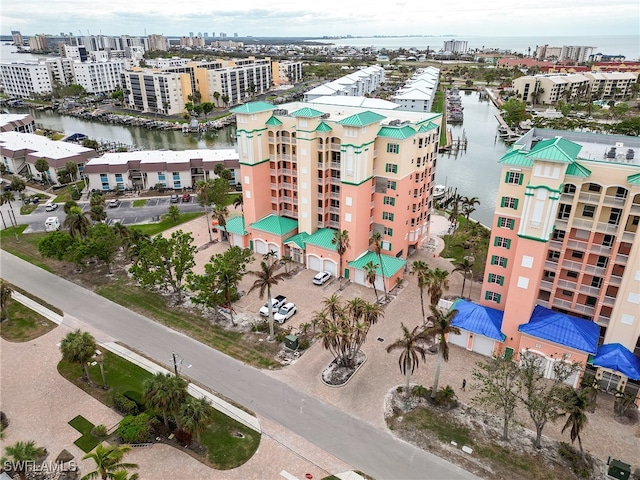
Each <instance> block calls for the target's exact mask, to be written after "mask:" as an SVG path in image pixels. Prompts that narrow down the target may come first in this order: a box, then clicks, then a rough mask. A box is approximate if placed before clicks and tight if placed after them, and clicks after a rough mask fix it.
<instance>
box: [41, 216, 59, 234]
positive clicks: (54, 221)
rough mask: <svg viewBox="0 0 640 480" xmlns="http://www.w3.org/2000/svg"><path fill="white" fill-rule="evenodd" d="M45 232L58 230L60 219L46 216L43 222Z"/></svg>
mask: <svg viewBox="0 0 640 480" xmlns="http://www.w3.org/2000/svg"><path fill="white" fill-rule="evenodd" d="M44 230H45V232H55V231H56V230H60V220H58V217H48V218H47V219H46V220H45V222H44Z"/></svg>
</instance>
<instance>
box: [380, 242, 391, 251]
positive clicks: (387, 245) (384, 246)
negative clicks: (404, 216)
mask: <svg viewBox="0 0 640 480" xmlns="http://www.w3.org/2000/svg"><path fill="white" fill-rule="evenodd" d="M382 249H383V250H387V251H389V252H390V251H391V242H382Z"/></svg>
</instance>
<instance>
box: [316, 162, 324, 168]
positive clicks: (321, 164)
mask: <svg viewBox="0 0 640 480" xmlns="http://www.w3.org/2000/svg"><path fill="white" fill-rule="evenodd" d="M324 168H325V164H324V163H323V162H318V170H324Z"/></svg>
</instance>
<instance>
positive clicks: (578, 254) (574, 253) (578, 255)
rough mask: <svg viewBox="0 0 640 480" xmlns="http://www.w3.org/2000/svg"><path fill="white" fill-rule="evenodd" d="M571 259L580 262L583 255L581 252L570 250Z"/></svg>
mask: <svg viewBox="0 0 640 480" xmlns="http://www.w3.org/2000/svg"><path fill="white" fill-rule="evenodd" d="M571 258H577V259H580V260H582V259H583V258H584V253H583V252H579V251H577V250H572V251H571Z"/></svg>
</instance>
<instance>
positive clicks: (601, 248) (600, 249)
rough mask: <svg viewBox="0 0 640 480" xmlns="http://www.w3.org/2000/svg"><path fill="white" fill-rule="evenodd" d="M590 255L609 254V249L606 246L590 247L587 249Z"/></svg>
mask: <svg viewBox="0 0 640 480" xmlns="http://www.w3.org/2000/svg"><path fill="white" fill-rule="evenodd" d="M589 252H591V253H611V247H609V246H607V245H591V248H590V249H589Z"/></svg>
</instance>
